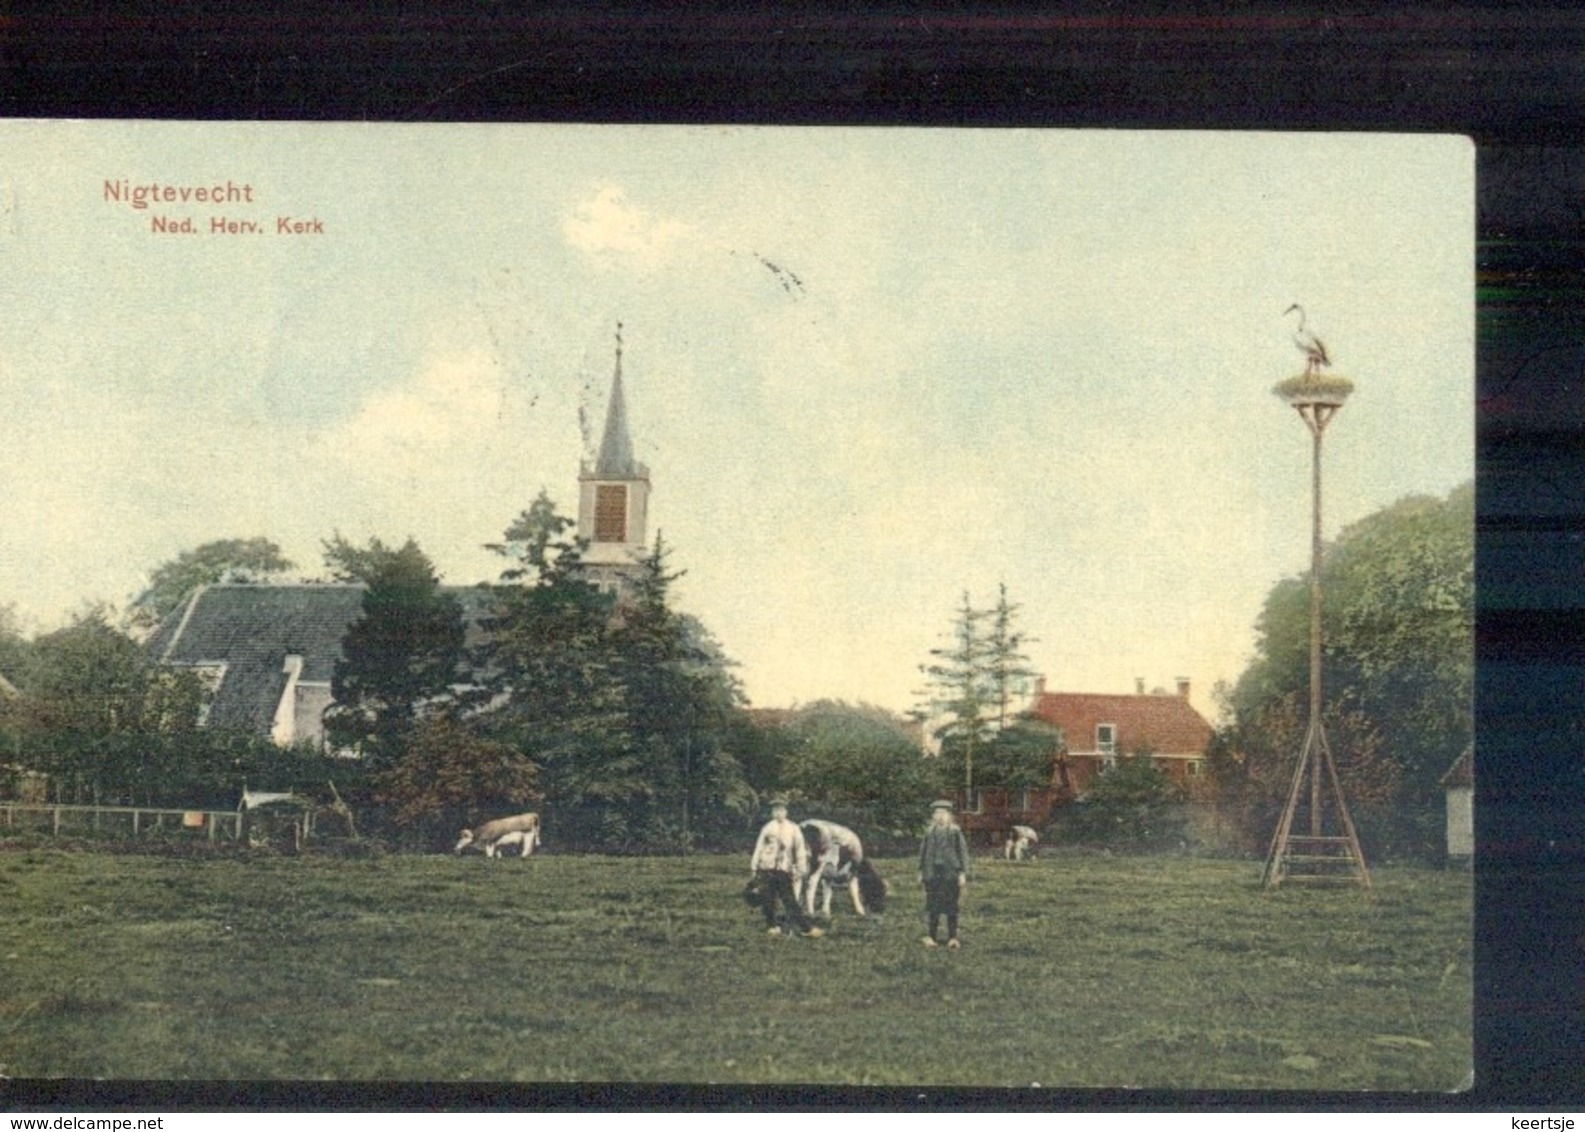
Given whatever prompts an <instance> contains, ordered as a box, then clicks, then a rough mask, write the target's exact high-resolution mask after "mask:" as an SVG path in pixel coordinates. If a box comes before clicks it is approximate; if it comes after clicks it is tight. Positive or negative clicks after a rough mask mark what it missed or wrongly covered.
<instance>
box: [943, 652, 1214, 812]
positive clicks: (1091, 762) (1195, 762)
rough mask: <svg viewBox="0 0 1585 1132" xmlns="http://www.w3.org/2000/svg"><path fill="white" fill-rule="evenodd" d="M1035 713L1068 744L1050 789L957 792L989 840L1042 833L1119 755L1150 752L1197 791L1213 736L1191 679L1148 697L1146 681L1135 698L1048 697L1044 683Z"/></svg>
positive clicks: (1098, 695) (1031, 708)
mask: <svg viewBox="0 0 1585 1132" xmlns="http://www.w3.org/2000/svg"><path fill="white" fill-rule="evenodd" d="M1028 714H1029V715H1030V716H1033V717H1034V718H1036V719H1039V720H1041V721H1042V722H1044V723H1048V724H1051V725H1052V726H1054V727H1059V728H1061V729H1062V734H1063V737H1064V739H1065V743H1066V746H1065V747H1064V749H1063V750H1062V751H1061V752H1060V753H1059V754H1058V756H1057V765H1056V768H1055V771H1054V773H1053V776H1052V783H1051V786H1050V787H1049V788H1045V789H1038V790H1004V789H999V788H990V787H987V788H983V789H977V790H975V791H973V792H972V796H970V795H967V794H966V793H965V792H964V791H961V790H960V791H958V792H957V797H956V801H957V802H958V804H959V807H960V811H961V813H962V824H963V827H964V829H965V830H966V831H969V832H971V833H978V834H979V835H980V837H981V839H982V840H983V839H987V838H988V839H992V840H995V839H999V838H1001V837H1002V836H1003V835H1004V834H1005V832H1006V830H1007V829H1008V828H1010V827H1011V826H1013V825H1029V826H1033V827H1035V828H1036V829H1039V828H1040V827H1042V826H1044V825H1045V824H1046V823H1047V822H1048V821H1049V820H1050V819H1051V813H1052V811H1053V810H1055V809H1056V808H1057V807H1059V806H1062V805H1065V804H1066V803H1068V802H1070V801H1072V800H1073V799H1075V798H1078V797H1080V796H1082V795H1083V794H1084V793H1085V791H1086V790H1088V789H1089V786H1090V783H1092V782H1094V781H1095V779H1096V777H1097V776H1098V775H1100V774H1101V773H1102V772H1103V771H1105V770H1106V768H1107V767H1109V766H1112V765H1113V764H1114V763H1116V761H1117V759H1118V758H1119V757H1126V756H1128V755H1131V754H1133V753H1134V752H1136V751H1140V750H1148V751H1149V752H1150V753H1151V756H1152V758H1153V759H1154V760H1155V762H1156V765H1157V766H1159V767H1161V769H1162V770H1164V771H1165V772H1166V773H1167V774H1168V776H1170V777H1171V778H1172V780H1173V781H1174V782H1176V783H1177V784H1178V785H1179V786H1182V787H1184V788H1185V789H1191V790H1192V789H1193V788H1194V786H1195V784H1196V783H1197V782H1198V781H1199V779H1200V776H1201V773H1202V771H1203V769H1204V763H1205V750H1206V747H1207V745H1208V744H1209V743H1210V741H1211V736H1212V734H1213V732H1212V728H1211V725H1210V724H1209V723H1207V722H1206V720H1205V717H1204V716H1202V715H1201V714H1200V713H1199V712H1197V711H1195V710H1194V707H1193V706H1192V705H1191V704H1190V703H1189V681H1188V680H1185V679H1179V680H1178V682H1177V692H1176V694H1174V693H1170V692H1160V691H1158V692H1146V691H1145V690H1144V687H1143V682H1140V683H1139V684H1138V685H1136V691H1135V692H1134V694H1133V695H1110V694H1105V693H1092V692H1048V691H1046V690H1045V680H1044V679H1043V678H1042V679H1041V680H1040V682H1039V684H1038V685H1037V687H1036V690H1035V695H1034V698H1033V700H1032V701H1031V702H1030V704H1029V707H1028Z"/></svg>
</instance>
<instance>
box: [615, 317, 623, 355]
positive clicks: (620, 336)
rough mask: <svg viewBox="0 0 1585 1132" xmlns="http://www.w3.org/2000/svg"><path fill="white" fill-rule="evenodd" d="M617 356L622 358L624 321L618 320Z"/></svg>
mask: <svg viewBox="0 0 1585 1132" xmlns="http://www.w3.org/2000/svg"><path fill="white" fill-rule="evenodd" d="M616 356H617V357H618V358H620V357H621V356H622V320H621V319H617V320H616Z"/></svg>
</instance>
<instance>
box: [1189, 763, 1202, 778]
mask: <svg viewBox="0 0 1585 1132" xmlns="http://www.w3.org/2000/svg"><path fill="white" fill-rule="evenodd" d="M1187 771H1188V775H1189V777H1190V778H1199V777H1200V760H1199V759H1190V760H1189V763H1188V767H1187Z"/></svg>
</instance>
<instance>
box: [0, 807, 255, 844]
mask: <svg viewBox="0 0 1585 1132" xmlns="http://www.w3.org/2000/svg"><path fill="white" fill-rule="evenodd" d="M63 826H64V827H65V828H66V832H68V833H70V832H72V831H73V830H74V829H78V830H80V829H83V828H85V827H86V828H88V829H91V830H93V831H94V832H96V833H100V832H104V831H105V830H106V829H107V828H108V829H112V830H113V829H115V828H116V827H117V826H121V827H122V828H130V830H131V833H132V836H133V837H138V836H141V835H142V834H143V833H145V832H148V831H152V830H156V829H183V830H190V831H192V832H193V833H194V834H195V835H204V836H207V837H208V838H209V840H210V841H214V840H216V839H217V838H218V837H219V836H220V832H221V830H223V829H226V830H229V833H230V836H231V839H232V840H233V841H235V840H239V839H240V838H241V836H242V813H241V812H240V811H237V810H165V809H154V808H151V807H148V806H66V805H51V804H49V803H47V802H0V829H5V830H11V829H42V828H48V829H49V831H50V832H51V833H52V834H54V835H56V836H59V835H60V833H61V830H62V827H63Z"/></svg>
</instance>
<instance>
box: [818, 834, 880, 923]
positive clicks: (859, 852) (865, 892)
mask: <svg viewBox="0 0 1585 1132" xmlns="http://www.w3.org/2000/svg"><path fill="white" fill-rule="evenodd" d="M800 828H801V829H802V830H803V834H804V841H805V842H806V843H807V844H808V846H809V875H808V876H807V877H804V878H801V879H802V884H803V891H802V893H801V895H802V898H803V903H804V907H805V908H807V909H808V910H809V914H810V915H811V916H813V915H815V913H816V910H817V906H818V910H819V914H820V915H822V916H824V917H825V918H826V919H828V920H829V919H830V918H831V892H832V890H833V889H834V888H836V887H837V886H838V885H841V886H843V887H845V888H846V889H847V890H848V895H849V896H850V897H851V898H852V900H853V910H854V911H855V912H857V913H858V914H859V915H861V916H868V915H871V914H873V915H877V916H878V915H880V914H881V913H883V912H884V911H886V896H887V894H888V893H889V892H890V891H891V886H890V885H888V884H887V883H886V881H885V880H883V879H882V878H881V875H880V873H878V872H876V871H875V866H874V864H872V863H871V862H870V861H869V859H868V858H866V857H865V856H864V844H863V843H862V842H861V841H860V840H859V836H858V834H856V833H854V832H853V831H852V830H851V829H849V828H847V826H844V825H837V824H836V822H829V821H821V820H819V819H817V818H811V819H810V820H808V821H805V822H802V823H801V824H800Z"/></svg>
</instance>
